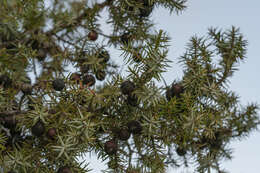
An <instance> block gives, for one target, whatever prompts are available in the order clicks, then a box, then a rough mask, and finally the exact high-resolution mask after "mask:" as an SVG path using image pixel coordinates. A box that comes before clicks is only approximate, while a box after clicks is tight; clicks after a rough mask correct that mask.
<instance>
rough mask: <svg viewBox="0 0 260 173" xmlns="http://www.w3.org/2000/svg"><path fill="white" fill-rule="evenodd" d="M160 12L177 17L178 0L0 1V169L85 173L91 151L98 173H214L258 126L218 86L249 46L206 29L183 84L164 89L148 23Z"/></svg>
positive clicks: (186, 58)
mask: <svg viewBox="0 0 260 173" xmlns="http://www.w3.org/2000/svg"><path fill="white" fill-rule="evenodd" d="M158 7H164V8H166V9H168V10H169V12H170V13H171V14H172V15H176V14H180V13H181V12H183V10H184V9H185V8H186V0H105V1H88V0H62V1H58V0H30V1H24V0H1V1H0V127H1V128H0V153H1V154H0V167H1V168H3V169H4V172H8V171H13V172H17V173H29V172H40V173H54V172H55V173H56V172H58V173H65V172H66V173H69V172H77V173H84V172H91V170H90V169H89V168H88V161H85V160H84V161H83V162H81V160H80V159H79V158H80V157H82V156H85V155H86V154H89V153H90V152H91V153H95V154H97V156H98V158H99V159H100V160H102V161H104V162H107V163H108V169H107V170H105V172H116V173H121V172H122V173H125V172H127V173H139V172H140V173H141V172H144V173H148V172H151V173H159V172H162V173H163V172H165V171H166V168H167V167H168V166H174V167H179V166H181V165H185V166H190V165H194V163H195V165H196V166H197V168H196V169H197V171H198V172H201V173H203V172H210V171H211V170H213V169H214V170H216V171H217V172H219V173H223V172H224V170H222V169H221V168H220V167H221V166H220V164H221V161H222V160H223V159H231V151H230V148H229V147H228V144H229V143H230V142H231V141H232V140H236V139H243V138H244V137H246V136H248V135H249V134H250V132H252V131H253V130H255V129H257V125H258V124H259V118H258V115H257V110H258V105H257V104H255V103H252V104H248V105H245V106H241V105H240V103H239V97H238V95H237V94H236V93H234V92H233V91H230V89H229V88H228V80H229V79H230V77H232V75H233V73H234V72H235V71H236V70H237V65H238V64H239V63H240V62H241V61H243V60H245V58H246V57H245V55H246V49H247V41H246V40H245V38H244V37H243V35H242V34H241V33H240V32H239V29H238V28H236V27H232V28H230V30H226V31H222V30H220V29H215V28H210V29H209V30H208V33H207V35H206V36H205V37H196V36H194V37H192V38H191V39H190V40H189V42H188V44H187V47H186V51H185V53H184V54H183V56H181V57H180V59H179V64H180V65H182V66H183V72H184V75H183V77H182V78H181V80H178V81H177V80H176V79H170V81H169V80H167V81H165V79H164V78H163V76H162V73H163V72H166V71H167V70H168V69H170V63H171V60H170V59H169V58H168V57H167V53H168V48H169V41H170V38H169V36H168V35H167V34H166V32H165V31H163V30H158V31H156V30H154V26H153V25H154V24H153V21H151V20H150V16H151V15H152V14H153V13H155V14H154V15H157V14H156V9H157V8H158ZM104 14H107V15H108V16H103V15H104ZM158 15H159V14H158ZM105 19H107V21H105V22H107V25H106V26H102V25H101V24H100V21H103V22H104V20H105ZM107 26H109V27H110V31H111V32H110V33H106V32H104V31H105V30H106V28H105V27H107ZM105 33H106V34H105ZM111 48H115V49H117V50H119V51H121V53H122V54H121V55H120V57H113V56H111ZM116 58H122V59H124V65H125V66H126V67H127V69H126V71H125V72H124V73H125V74H126V76H125V77H123V75H122V74H121V72H120V70H119V69H120V68H121V67H120V64H116V63H115V62H116ZM174 63H175V62H174ZM156 81H159V82H164V81H165V84H166V86H165V87H158V86H156Z"/></svg>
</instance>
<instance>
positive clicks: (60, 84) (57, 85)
mask: <svg viewBox="0 0 260 173" xmlns="http://www.w3.org/2000/svg"><path fill="white" fill-rule="evenodd" d="M52 87H53V89H54V90H56V91H61V90H63V88H64V87H65V83H64V81H63V80H62V79H55V80H54V81H53V82H52Z"/></svg>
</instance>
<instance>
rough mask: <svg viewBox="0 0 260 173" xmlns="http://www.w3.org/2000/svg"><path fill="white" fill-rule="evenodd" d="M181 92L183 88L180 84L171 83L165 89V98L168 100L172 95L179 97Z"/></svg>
mask: <svg viewBox="0 0 260 173" xmlns="http://www.w3.org/2000/svg"><path fill="white" fill-rule="evenodd" d="M183 92H184V88H183V86H182V85H180V84H178V83H173V84H172V86H171V87H169V88H167V90H166V98H167V100H168V101H170V100H171V99H172V98H173V97H177V98H179V97H180V96H181V94H182V93H183Z"/></svg>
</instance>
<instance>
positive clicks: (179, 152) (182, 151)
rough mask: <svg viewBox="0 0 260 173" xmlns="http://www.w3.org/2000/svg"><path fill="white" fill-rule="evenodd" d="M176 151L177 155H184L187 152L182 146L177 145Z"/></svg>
mask: <svg viewBox="0 0 260 173" xmlns="http://www.w3.org/2000/svg"><path fill="white" fill-rule="evenodd" d="M176 153H177V154H178V155H179V156H184V155H185V154H186V153H187V151H186V150H185V149H184V148H181V147H178V148H177V149H176Z"/></svg>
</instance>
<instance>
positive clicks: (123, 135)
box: [117, 128, 131, 141]
mask: <svg viewBox="0 0 260 173" xmlns="http://www.w3.org/2000/svg"><path fill="white" fill-rule="evenodd" d="M117 133H118V134H117V135H118V139H120V140H122V141H126V140H128V139H129V138H130V135H131V134H130V132H129V131H128V130H127V129H126V128H121V129H119V130H118V132H117Z"/></svg>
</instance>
